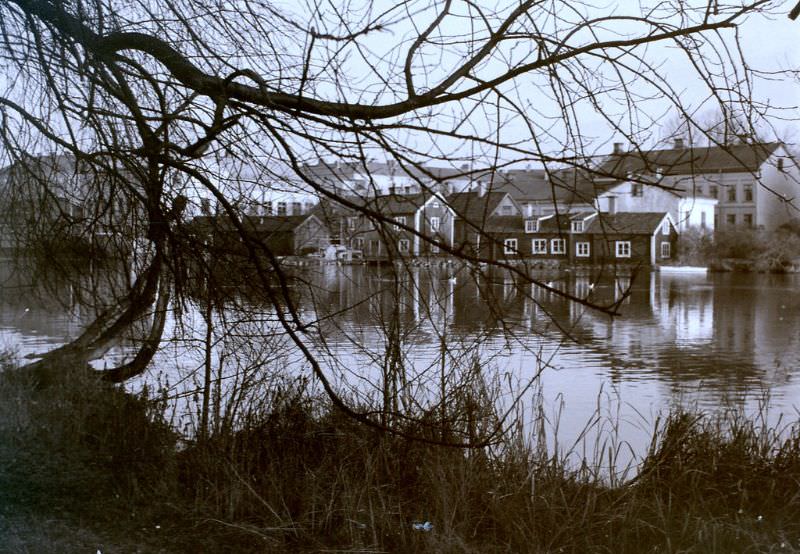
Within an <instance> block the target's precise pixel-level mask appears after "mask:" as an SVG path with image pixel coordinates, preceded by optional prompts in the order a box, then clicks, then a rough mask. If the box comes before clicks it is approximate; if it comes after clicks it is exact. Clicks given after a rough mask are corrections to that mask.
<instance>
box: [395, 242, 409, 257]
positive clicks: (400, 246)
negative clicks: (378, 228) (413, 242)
mask: <svg viewBox="0 0 800 554" xmlns="http://www.w3.org/2000/svg"><path fill="white" fill-rule="evenodd" d="M409 245H410V242H409V240H408V239H400V240H399V241H397V251H398V252H400V253H401V254H408V247H409Z"/></svg>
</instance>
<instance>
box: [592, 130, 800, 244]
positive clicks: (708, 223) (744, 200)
mask: <svg viewBox="0 0 800 554" xmlns="http://www.w3.org/2000/svg"><path fill="white" fill-rule="evenodd" d="M597 179H598V180H599V181H602V180H604V179H605V180H607V181H609V182H611V183H616V185H614V186H611V187H609V188H608V189H607V191H606V193H605V195H601V196H600V197H598V208H599V209H601V210H606V211H617V212H622V211H648V210H653V209H656V208H657V209H662V208H661V207H664V206H667V209H668V211H669V213H670V215H671V216H672V217H673V220H674V221H675V222H676V223H677V224H678V226H679V229H681V230H683V229H686V228H688V227H700V228H706V229H714V228H723V229H727V228H737V227H741V228H758V229H768V230H772V229H775V228H777V227H778V226H780V225H781V224H783V223H785V222H787V221H789V220H790V219H791V218H793V217H796V216H797V210H798V203H799V202H800V198H799V197H800V171H799V170H798V167H797V164H796V163H795V161H794V159H793V158H792V157H791V155H790V154H789V152H788V151H787V150H786V148H785V146H784V145H783V144H782V143H779V142H768V143H767V142H757V143H746V144H735V145H726V146H709V147H702V148H700V147H693V146H691V145H687V144H686V142H685V141H684V140H682V139H676V140H675V142H674V144H673V147H672V148H668V149H659V150H648V151H644V150H634V151H629V152H626V151H623V150H622V149H621V148H620V147H619V145H617V147H616V148H615V152H614V153H613V154H612V155H610V156H608V157H607V158H606V159H605V160H604V161H603V162H602V163H601V164H599V166H598V168H597ZM670 192H671V193H673V194H674V196H675V197H674V198H673V197H670V195H669V194H668V193H670ZM715 200H716V205H715V208H714V211H713V214H714V215H713V217H712V215H711V214H712V211H711V206H712V205H713V204H714V201H715ZM659 206H661V207H659Z"/></svg>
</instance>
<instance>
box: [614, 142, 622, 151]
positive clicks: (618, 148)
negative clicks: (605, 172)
mask: <svg viewBox="0 0 800 554" xmlns="http://www.w3.org/2000/svg"><path fill="white" fill-rule="evenodd" d="M614 154H622V143H621V142H615V143H614Z"/></svg>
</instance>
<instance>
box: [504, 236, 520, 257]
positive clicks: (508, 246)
mask: <svg viewBox="0 0 800 554" xmlns="http://www.w3.org/2000/svg"><path fill="white" fill-rule="evenodd" d="M503 253H504V254H517V239H506V240H504V241H503Z"/></svg>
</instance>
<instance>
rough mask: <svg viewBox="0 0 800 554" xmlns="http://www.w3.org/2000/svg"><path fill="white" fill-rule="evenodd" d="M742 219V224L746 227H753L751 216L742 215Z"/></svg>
mask: <svg viewBox="0 0 800 554" xmlns="http://www.w3.org/2000/svg"><path fill="white" fill-rule="evenodd" d="M742 218H743V220H744V224H745V225H746V226H747V227H752V226H753V214H744V215H743V216H742Z"/></svg>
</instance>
